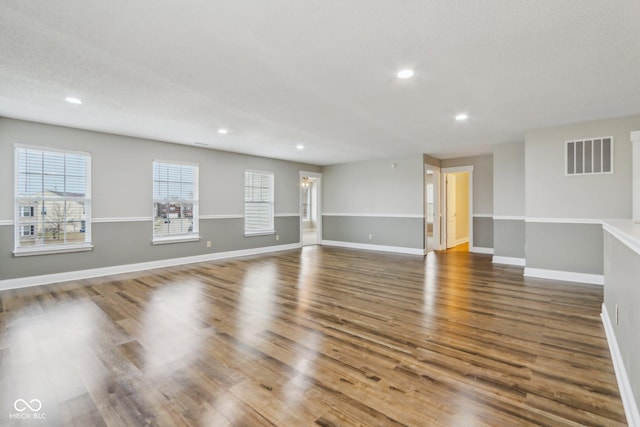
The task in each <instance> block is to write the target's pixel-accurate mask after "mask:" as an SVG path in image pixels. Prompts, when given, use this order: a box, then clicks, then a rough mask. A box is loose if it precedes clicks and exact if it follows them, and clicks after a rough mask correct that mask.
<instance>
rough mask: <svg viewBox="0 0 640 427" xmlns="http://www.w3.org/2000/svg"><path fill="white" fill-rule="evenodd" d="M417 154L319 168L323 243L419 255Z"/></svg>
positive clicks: (420, 167) (420, 168)
mask: <svg viewBox="0 0 640 427" xmlns="http://www.w3.org/2000/svg"><path fill="white" fill-rule="evenodd" d="M423 170H424V165H423V156H422V155H414V156H405V157H397V158H388V159H383V160H372V161H365V162H355V163H346V164H339V165H332V166H326V167H324V168H323V171H322V173H323V176H322V179H323V201H322V203H323V213H322V233H323V235H322V240H323V244H327V245H336V246H346V247H355V248H364V249H373V250H381V251H392V252H401V253H410V254H424V247H425V246H424V196H423V192H424V176H423V174H424V172H423Z"/></svg>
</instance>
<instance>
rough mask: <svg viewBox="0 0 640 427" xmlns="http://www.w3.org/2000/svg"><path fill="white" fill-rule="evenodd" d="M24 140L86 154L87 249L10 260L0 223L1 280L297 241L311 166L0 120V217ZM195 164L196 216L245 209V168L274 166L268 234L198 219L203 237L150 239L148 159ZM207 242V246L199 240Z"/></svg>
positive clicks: (237, 222) (8, 207)
mask: <svg viewBox="0 0 640 427" xmlns="http://www.w3.org/2000/svg"><path fill="white" fill-rule="evenodd" d="M15 143H19V144H28V145H34V146H41V147H52V148H60V149H69V150H80V151H86V152H90V153H91V169H92V170H91V172H92V173H91V187H92V217H93V218H94V219H101V218H102V219H107V220H106V222H98V223H95V224H93V236H92V241H93V244H94V250H93V251H90V252H85V253H71V254H58V255H41V256H37V257H33V256H32V257H21V258H16V257H13V255H12V250H13V244H14V243H13V226H12V225H2V226H0V248H1V249H0V280H2V279H7V278H16V277H24V276H31V275H40V274H48V273H56V272H61V271H73V270H82V269H86V268H93V267H98V266H100V267H105V266H111V265H118V264H130V263H135V262H141V261H151V260H161V259H168V258H178V257H184V256H189V255H203V254H207V253H213V252H220V251H227V250H234V249H248V248H257V247H263V246H270V245H280V244H286V243H296V242H299V218H298V217H289V216H282V217H278V215H281V214H293V213H298V212H299V210H300V208H299V174H298V173H299V171H300V170H306V171H312V172H313V171H317V172H319V171H320V168H319V167H317V166H312V165H308V164H298V163H293V162H286V161H281V160H273V159H267V158H261V157H254V156H247V155H241V154H235V153H228V152H222V151H215V150H209V149H204V148H199V147H191V146H186V145H177V144H169V143H164V142H158V141H151V140H144V139H138V138H130V137H124V136H119V135H112V134H105V133H100V132H91V131H85V130H78V129H71V128H65V127H59V126H50V125H46V124H39V123H33V122H26V121H19V120H12V119H6V118H0V174H1V175H0V199H1V200H2V203H0V220H3V221H8V220H13V216H14V214H13V206H14V203H13V185H14V178H13V176H14V165H13V158H14V144H15ZM156 159H158V160H168V161H178V162H190V163H197V164H198V165H199V183H200V210H199V212H200V215H201V216H207V215H234V216H242V215H243V213H244V202H243V194H244V193H243V185H244V170H245V169H260V170H269V171H273V172H275V213H276V216H277V218H276V222H275V224H276V232H277V233H278V234H279V236H280V240H279V241H276V240H275V236H260V237H247V238H245V237H244V234H243V225H242V224H243V220H242V218H234V219H232V220H225V219H201V220H200V227H201V230H200V235H201V236H202V241H200V242H195V243H193V242H192V243H173V244H168V245H156V246H153V245H151V238H152V236H151V234H152V231H151V230H152V227H151V216H152V195H151V189H152V175H151V166H152V161H153V160H156ZM140 217H144V218H149V220H148V221H126V222H111V220H110V219H112V218H140ZM207 240H211V241H212V242H213V247H212V248H206V241H207Z"/></svg>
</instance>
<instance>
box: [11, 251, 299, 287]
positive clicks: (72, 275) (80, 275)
mask: <svg viewBox="0 0 640 427" xmlns="http://www.w3.org/2000/svg"><path fill="white" fill-rule="evenodd" d="M300 247H302V245H301V244H300V243H292V244H288V245H278V246H266V247H262V248H252V249H241V250H237V251H228V252H217V253H211V254H205V255H195V256H190V257H184V258H171V259H163V260H159V261H149V262H140V263H137V264H125V265H114V266H112V267H101V268H92V269H89V270H78V271H69V272H64V273H54V274H44V275H42V276H31V277H20V278H17V279H5V280H0V291H2V290H7V289H18V288H28V287H30V286H40V285H48V284H50V283H58V282H67V281H70V280H82V279H89V278H92V277H100V276H109V275H112V274H121V273H131V272H134V271H142V270H150V269H153V268H162V267H172V266H175V265H182V264H193V263H196V262H206V261H215V260H218V259H225V258H236V257H241V256H248V255H259V254H266V253H269V252H279V251H286V250H290V249H298V248H300Z"/></svg>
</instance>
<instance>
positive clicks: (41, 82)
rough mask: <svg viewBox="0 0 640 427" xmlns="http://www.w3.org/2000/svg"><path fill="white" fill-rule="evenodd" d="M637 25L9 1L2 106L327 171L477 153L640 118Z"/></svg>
mask: <svg viewBox="0 0 640 427" xmlns="http://www.w3.org/2000/svg"><path fill="white" fill-rule="evenodd" d="M638 17H640V1H637V0H625V1H620V0H607V1H600V0H573V1H572V0H537V1H531V0H482V1H473V0H465V1H461V0H439V1H429V0H349V1H344V0H317V1H316V0H268V1H265V0H238V1H211V0H200V1H180V2H178V1H173V0H172V1H169V0H153V1H151V0H136V1H129V0H127V1H123V0H111V1H106V2H105V1H97V0H63V1H42V0H0V116H5V117H13V118H20V119H26V120H34V121H39V122H44V123H53V124H59V125H65V126H72V127H78V128H83V129H91V130H98V131H106V132H112V133H117V134H124V135H131V136H138V137H144V138H152V139H158V140H163V141H169V142H177V143H184V144H193V143H195V142H201V143H207V144H209V145H210V146H211V147H213V148H219V149H223V150H230V151H237V152H242V153H250V154H256V155H261V156H267V157H275V158H282V159H289V160H299V161H305V162H310V163H315V164H332V163H340V162H347V161H354V160H364V159H369V158H378V157H386V156H395V155H404V154H414V153H428V154H432V155H435V156H437V157H451V156H454V155H466V154H473V153H481V152H487V151H489V150H490V146H491V145H492V144H496V143H504V142H515V141H521V140H523V138H524V132H525V131H527V130H529V129H534V128H539V127H545V126H553V125H559V124H564V123H572V122H578V121H584V120H592V119H598V118H605V117H614V116H622V115H627V114H635V113H640V78H639V77H638V76H639V75H640V74H639V70H640V27H638ZM407 67H408V68H413V69H415V72H416V74H415V77H414V78H412V79H408V80H399V79H397V78H396V77H395V73H396V72H397V71H398V70H399V69H401V68H407ZM67 96H77V97H79V98H81V99H82V100H83V101H84V103H83V104H82V105H72V104H68V103H66V102H64V98H65V97H67ZM463 111H464V112H468V113H469V116H470V119H469V120H468V121H467V122H465V123H459V122H456V121H455V120H454V119H453V117H454V116H455V115H456V114H457V113H459V112H463ZM219 127H225V128H229V129H230V133H229V134H228V135H220V134H218V133H217V129H218V128H219ZM300 143H302V144H304V145H305V147H306V149H305V150H304V151H297V150H296V149H295V146H296V145H297V144H300Z"/></svg>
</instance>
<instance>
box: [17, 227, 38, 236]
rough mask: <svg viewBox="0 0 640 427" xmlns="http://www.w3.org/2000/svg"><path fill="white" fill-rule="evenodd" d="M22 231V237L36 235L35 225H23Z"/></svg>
mask: <svg viewBox="0 0 640 427" xmlns="http://www.w3.org/2000/svg"><path fill="white" fill-rule="evenodd" d="M21 227H22V228H21V230H20V237H28V236H34V235H35V234H36V227H35V225H22V226H21Z"/></svg>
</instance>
